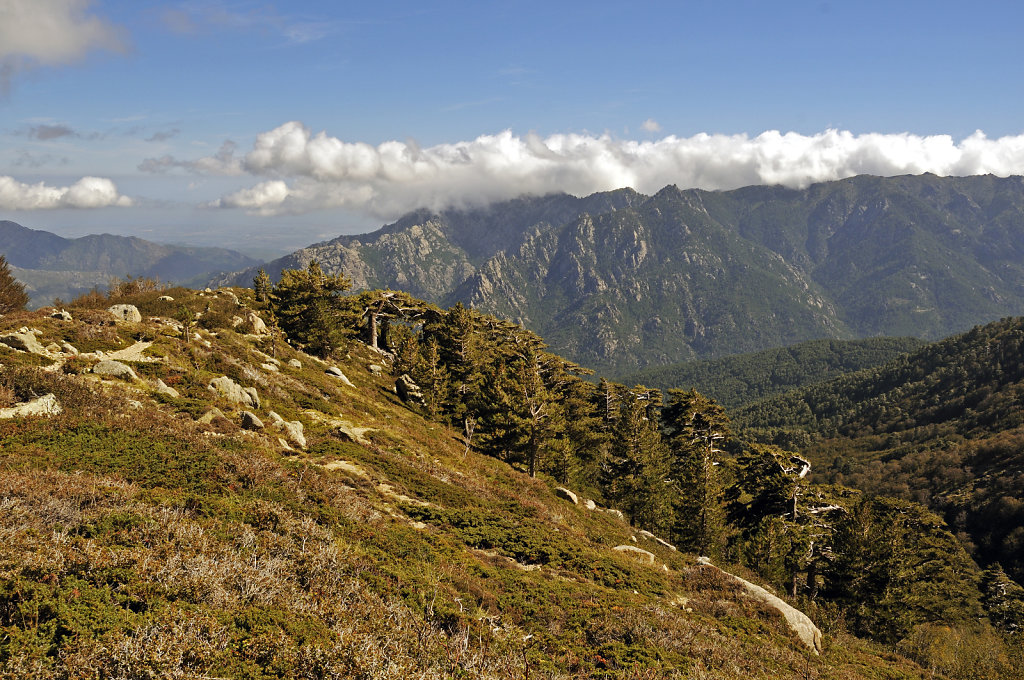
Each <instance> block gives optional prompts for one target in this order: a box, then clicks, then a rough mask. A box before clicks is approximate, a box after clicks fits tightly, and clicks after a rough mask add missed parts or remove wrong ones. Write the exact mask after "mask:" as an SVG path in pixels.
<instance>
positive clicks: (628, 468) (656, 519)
mask: <svg viewBox="0 0 1024 680" xmlns="http://www.w3.org/2000/svg"><path fill="white" fill-rule="evenodd" d="M660 402H661V394H660V393H659V392H658V391H657V390H653V389H648V388H646V387H644V386H642V385H638V386H637V387H634V388H632V389H630V390H627V391H626V392H625V394H624V395H623V398H622V403H621V406H620V408H619V417H618V420H617V421H616V423H615V428H614V430H613V431H612V435H611V445H610V447H609V455H608V460H607V461H606V464H605V467H604V469H603V470H602V472H603V473H604V474H603V478H604V483H605V488H606V489H607V494H608V496H609V498H610V499H611V500H612V501H614V502H615V503H617V504H618V505H619V507H620V508H621V509H622V510H623V511H624V512H625V513H626V514H627V515H628V516H629V520H630V523H631V524H633V525H635V526H639V527H641V528H644V529H648V530H651V531H660V530H662V529H664V528H665V527H666V526H668V525H669V524H670V523H671V497H670V489H669V486H668V484H669V474H670V462H669V457H668V449H667V447H666V446H665V444H664V442H663V441H662V438H661V432H660V430H659V428H658V413H657V411H658V407H659V406H660Z"/></svg>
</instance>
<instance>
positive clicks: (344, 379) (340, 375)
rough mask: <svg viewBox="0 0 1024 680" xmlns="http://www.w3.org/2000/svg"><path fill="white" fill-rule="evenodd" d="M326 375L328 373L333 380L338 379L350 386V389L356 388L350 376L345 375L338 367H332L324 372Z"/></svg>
mask: <svg viewBox="0 0 1024 680" xmlns="http://www.w3.org/2000/svg"><path fill="white" fill-rule="evenodd" d="M324 373H326V374H327V375H329V376H331V377H333V378H337V379H338V380H340V381H341V382H342V383H343V384H345V385H348V386H349V387H355V385H354V384H352V381H351V380H349V379H348V376H347V375H345V373H344V372H342V370H341V369H340V368H338V367H337V366H331V367H330V368H328V369H327V370H326V371H324Z"/></svg>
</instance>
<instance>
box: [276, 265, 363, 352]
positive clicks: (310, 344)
mask: <svg viewBox="0 0 1024 680" xmlns="http://www.w3.org/2000/svg"><path fill="white" fill-rule="evenodd" d="M351 285H352V283H351V281H349V279H348V277H346V276H345V275H343V274H333V275H328V274H325V273H324V271H323V270H322V269H321V268H320V263H318V262H317V261H316V260H312V261H310V263H309V265H308V266H307V267H306V269H286V270H284V271H283V272H282V273H281V280H280V282H278V284H277V285H276V286H274V289H273V291H272V292H271V295H270V301H271V308H272V310H273V311H274V313H275V315H276V316H277V319H278V324H279V325H280V327H281V330H283V331H284V332H285V334H286V335H287V337H288V339H289V341H290V342H295V343H297V344H298V345H299V346H300V347H302V348H304V349H305V350H306V351H308V352H310V353H312V354H317V355H320V356H327V355H329V354H330V353H331V352H333V351H334V350H335V349H337V348H338V347H339V346H340V345H341V343H342V342H343V341H344V338H345V337H347V336H348V335H351V334H352V332H353V327H354V321H353V319H352V310H351V309H350V304H349V301H348V300H346V299H345V298H344V297H342V295H341V293H343V292H344V291H346V290H348V289H349V287H350V286H351Z"/></svg>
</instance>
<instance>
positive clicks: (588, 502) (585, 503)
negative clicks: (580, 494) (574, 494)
mask: <svg viewBox="0 0 1024 680" xmlns="http://www.w3.org/2000/svg"><path fill="white" fill-rule="evenodd" d="M583 506H584V507H585V508H586V509H587V510H597V503H595V502H594V501H592V500H591V499H589V498H588V499H587V500H585V501H583Z"/></svg>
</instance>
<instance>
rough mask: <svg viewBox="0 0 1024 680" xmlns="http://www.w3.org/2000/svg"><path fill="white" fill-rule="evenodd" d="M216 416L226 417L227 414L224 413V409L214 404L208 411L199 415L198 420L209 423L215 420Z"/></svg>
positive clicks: (205, 423)
mask: <svg viewBox="0 0 1024 680" xmlns="http://www.w3.org/2000/svg"><path fill="white" fill-rule="evenodd" d="M214 418H225V419H226V418H227V416H225V415H224V412H223V411H221V410H220V409H219V408H217V407H216V406H214V407H213V408H211V409H210V410H209V411H207V412H206V413H204V414H203V415H201V416H200V417H199V420H198V422H200V423H203V424H204V425H209V424H210V423H212V422H213V420H214Z"/></svg>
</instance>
